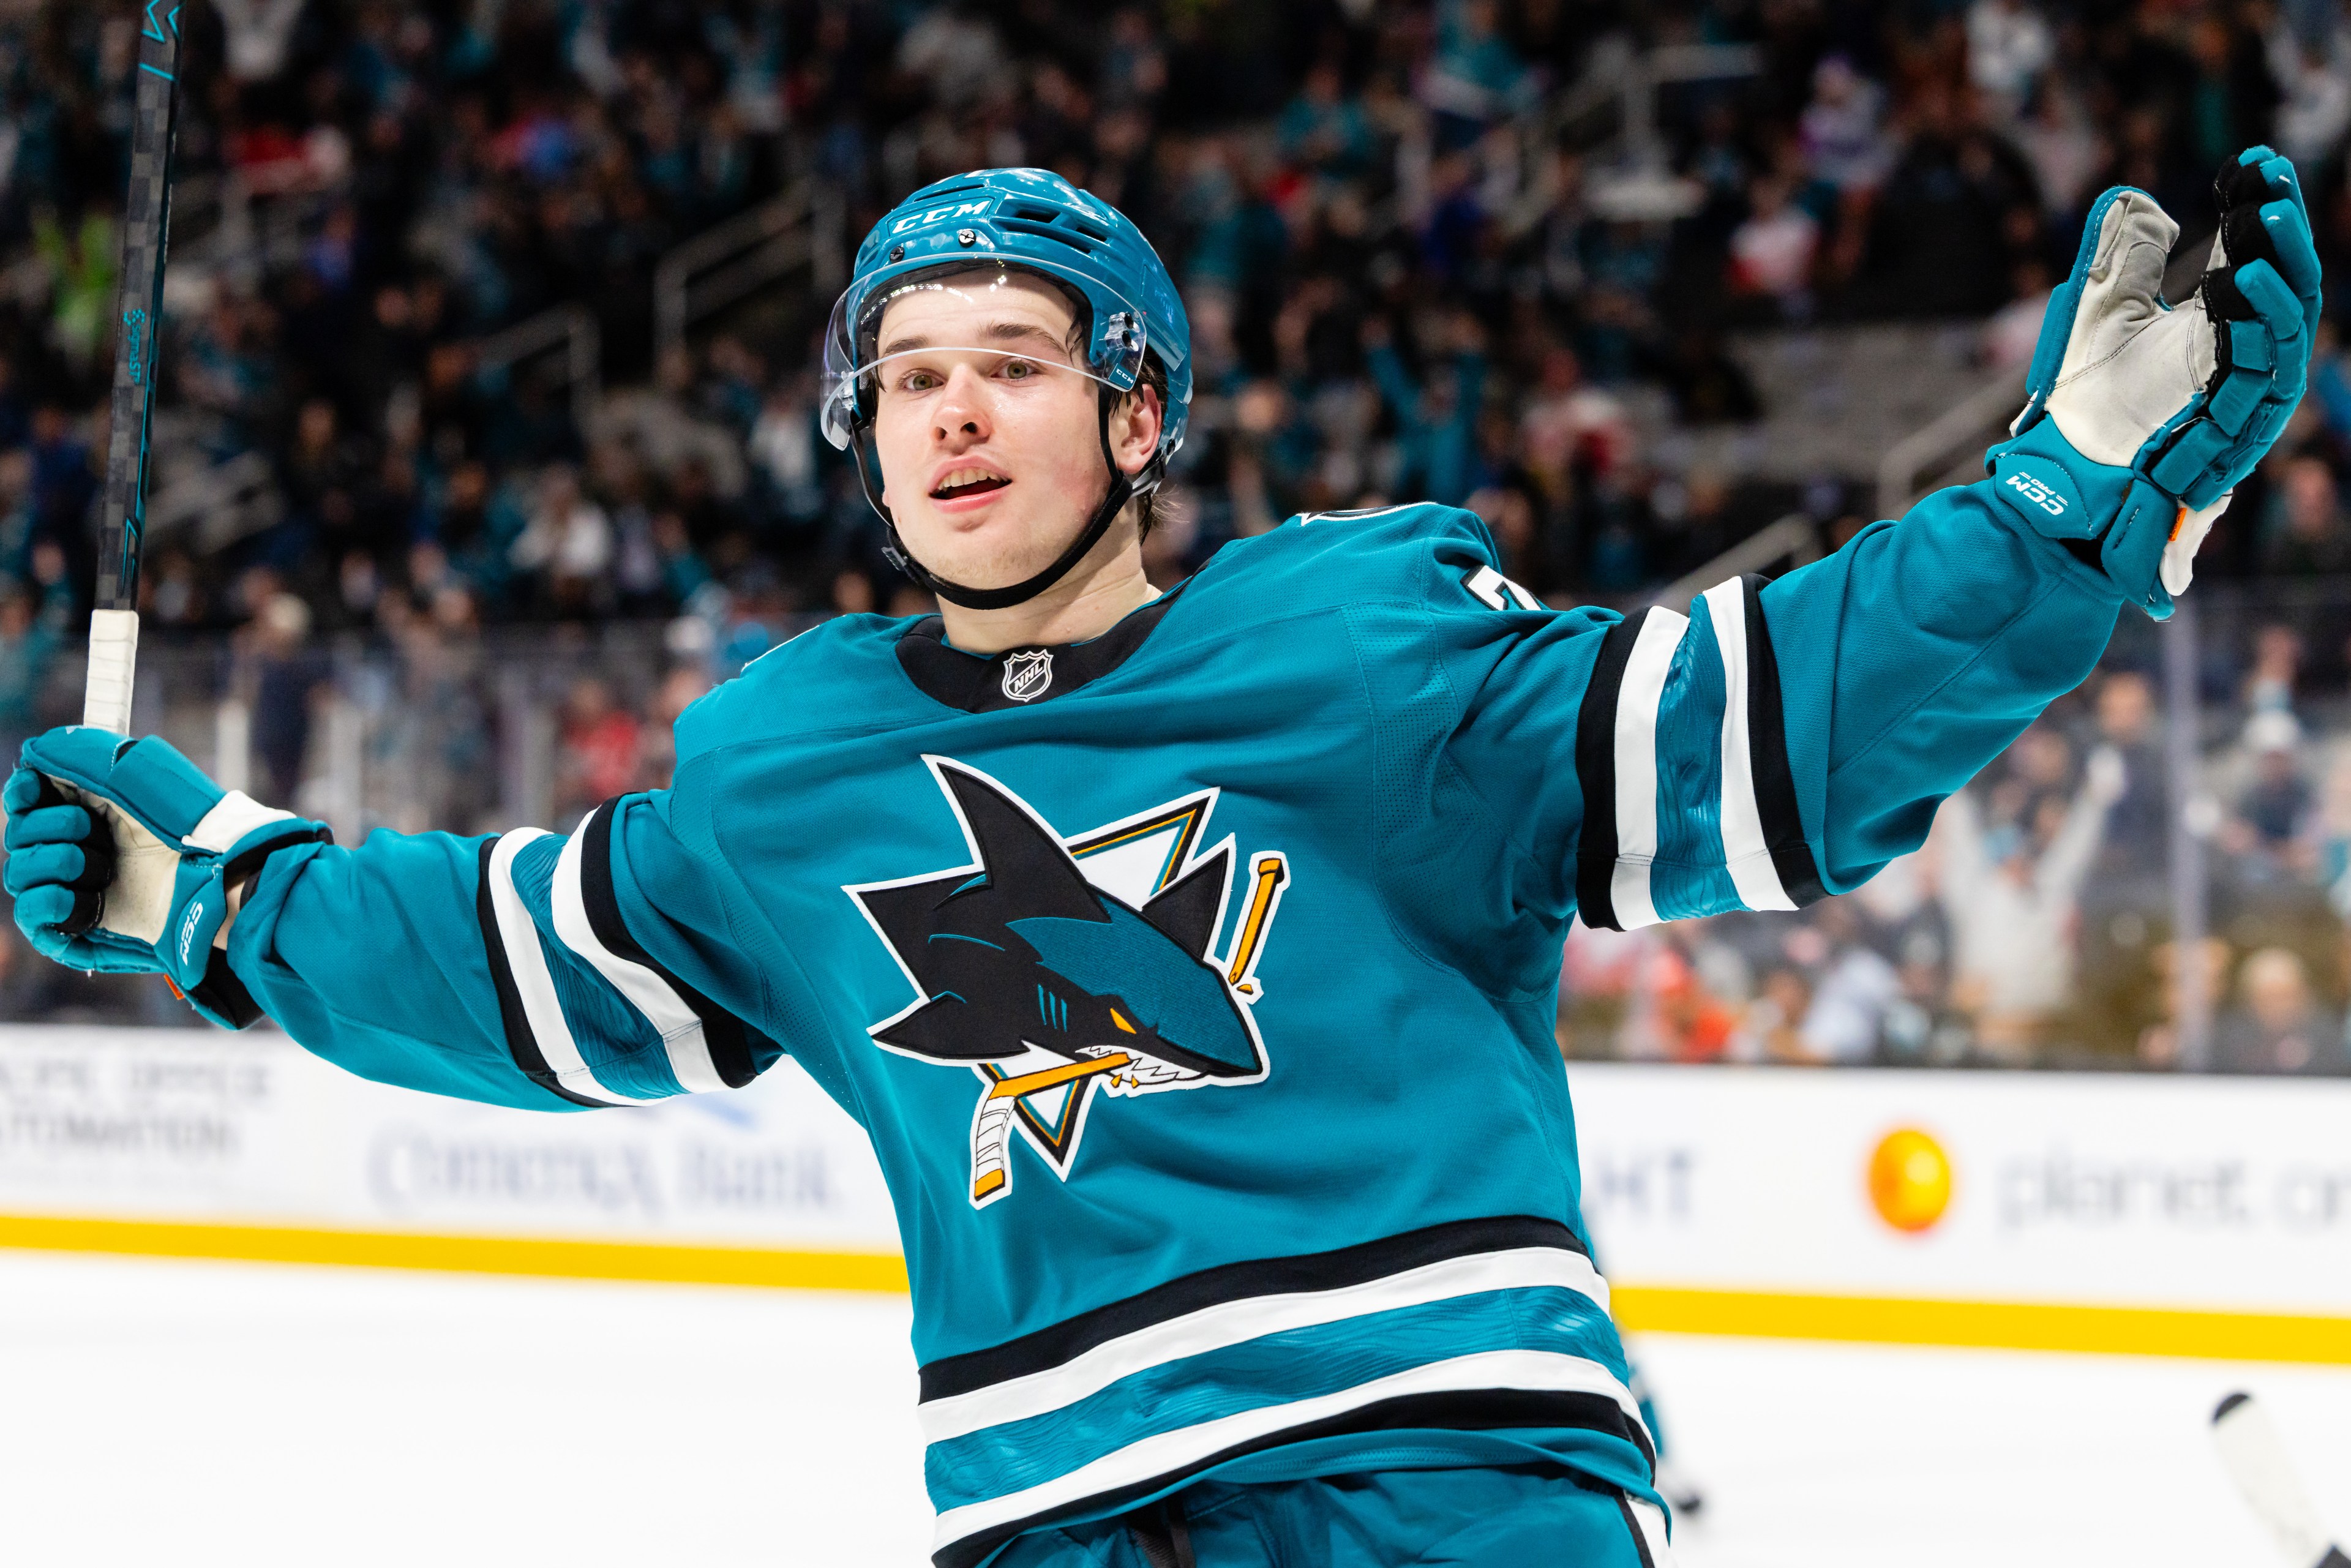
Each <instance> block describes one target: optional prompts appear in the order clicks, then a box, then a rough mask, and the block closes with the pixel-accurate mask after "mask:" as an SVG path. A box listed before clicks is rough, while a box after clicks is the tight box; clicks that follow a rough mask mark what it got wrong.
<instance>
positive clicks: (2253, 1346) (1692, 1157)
mask: <svg viewBox="0 0 2351 1568" xmlns="http://www.w3.org/2000/svg"><path fill="white" fill-rule="evenodd" d="M1571 1076H1572V1082H1573V1090H1574V1095H1575V1102H1576V1109H1577V1120H1578V1124H1579V1126H1580V1129H1581V1134H1582V1138H1583V1177H1584V1186H1585V1201H1586V1207H1587V1210H1588V1212H1589V1213H1590V1215H1591V1217H1592V1220H1593V1228H1594V1229H1595V1231H1596V1233H1597V1239H1598V1240H1599V1243H1600V1246H1601V1249H1602V1261H1603V1263H1604V1267H1605V1269H1606V1271H1607V1273H1608V1275H1609V1277H1610V1278H1611V1280H1612V1281H1614V1285H1615V1289H1616V1306H1617V1310H1618V1312H1619V1315H1620V1316H1621V1317H1623V1318H1624V1319H1625V1321H1626V1322H1628V1323H1630V1324H1632V1325H1633V1326H1635V1327H1646V1328H1651V1329H1659V1330H1685V1331H1688V1332H1695V1333H1743V1334H1755V1335H1763V1336H1769V1337H1787V1338H1819V1339H1844V1340H1877V1341H1889V1342H1896V1343H1958V1344H1990V1345H2011V1346H2022V1347H2026V1348H2049V1349H2072V1350H2103V1351H2123V1352H2142V1353H2151V1354H2189V1355H2221V1356H2228V1357H2232V1358H2239V1359H2268V1360H2277V1361H2304V1362H2332V1363H2338V1364H2351V1139H2346V1136H2345V1133H2346V1128H2351V1083H2338V1082H2309V1081H2303V1082H2293V1081H2275V1080H2273V1081H2255V1080H2209V1079H2208V1080H2187V1079H2179V1080H2175V1079H2163V1078H2137V1077H2132V1078H2125V1077H2107V1076H2074V1075H2059V1074H2010V1073H1938V1072H1876V1071H1845V1072H1823V1071H1802V1070H1772V1069H1689V1068H1671V1067H1661V1066H1642V1065H1630V1064H1600V1063H1578V1064H1576V1065H1575V1066H1574V1067H1573V1070H1572V1074H1571ZM0 1245H5V1246H16V1247H37V1248H52V1249H71V1250H93V1251H117V1252H144V1253H167V1254H182V1255H189V1256H206V1257H234V1258H266V1259H278V1260H288V1261H305V1262H327V1263H353V1264H366V1265H375V1266H389V1267H407V1268H428V1269H455V1270H478V1271H488V1272H508V1273H526V1274H557V1275H581V1276H590V1277H601V1278H621V1279H659V1280H695V1281H716V1282H723V1283H735V1284H766V1285H794V1286H820V1287H831V1288H845V1289H854V1290H869V1291H893V1290H904V1285H905V1275H904V1267H903V1265H902V1264H901V1262H900V1260H899V1259H898V1257H897V1252H896V1230H895V1227H894V1224H893V1219H892V1217H891V1209H890V1204H889V1197H888V1194H887V1191H886V1190H885V1188H884V1186H883V1181H882V1177H881V1174H880V1171H879V1169H878V1167H877V1166H875V1164H874V1162H873V1160H872V1155H870V1153H869V1152H868V1151H867V1149H866V1147H865V1145H864V1141H863V1138H862V1134H860V1133H859V1131H858V1129H857V1128H856V1126H855V1124H853V1123H852V1122H851V1121H850V1120H849V1118H848V1117H847V1116H846V1115H844V1114H843V1113H841V1111H840V1110H838V1109H837V1108H836V1107H834V1106H833V1105H832V1104H831V1102H829V1101H828V1100H826V1099H825V1098H824V1096H823V1095H822V1094H821V1093H820V1092H819V1091H818V1090H817V1089H816V1087H815V1086H814V1084H813V1083H812V1082H810V1080H809V1078H808V1077H807V1076H806V1075H805V1074H804V1073H801V1072H800V1071H799V1070H798V1069H796V1068H794V1067H792V1066H791V1064H790V1063H789V1061H787V1062H785V1063H783V1064H782V1065H780V1066H778V1068H777V1069H776V1070H775V1071H771V1072H770V1073H768V1075H767V1076H766V1077H765V1078H764V1079H762V1080H761V1081H760V1082H758V1083H757V1084H755V1085H754V1086H752V1087H751V1088H749V1089H747V1090H744V1091H742V1092H737V1093H734V1094H727V1095H706V1096H695V1097H692V1098H689V1099H684V1100H680V1101H676V1102H673V1103H669V1104H666V1105H663V1106H660V1107H655V1108H648V1109H642V1110H639V1109H631V1110H614V1111H604V1112H598V1113H590V1114H582V1115H542V1114H534V1113H526V1112H515V1111H502V1110H496V1109H493V1108H490V1107H485V1106H475V1105H468V1104H464V1103H457V1102H452V1101H444V1100H435V1099H432V1098H430V1097H427V1096H423V1095H417V1094H412V1093H407V1092H402V1091H398V1090H392V1089H387V1088H383V1087H381V1086H379V1085H376V1084H371V1083H368V1082H363V1081H361V1080H359V1079H355V1078H352V1077H350V1076H348V1075H347V1074H344V1073H341V1072H340V1071H335V1070H334V1069H331V1068H329V1067H327V1066H326V1065H325V1064H323V1063H321V1062H319V1061H317V1060H315V1059H314V1058H312V1057H310V1056H309V1055H308V1053H307V1052H304V1051H301V1050H300V1049H299V1048H298V1047H296V1046H295V1045H293V1044H292V1043H291V1042H290V1041H288V1040H286V1039H285V1037H284V1036H282V1035H277V1034H275V1033H271V1032H267V1031H248V1032H247V1033H246V1034H242V1035H227V1034H222V1033H216V1032H210V1031H178V1030H104V1029H35V1028H16V1029H8V1030H0Z"/></svg>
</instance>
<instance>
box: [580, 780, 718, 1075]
mask: <svg viewBox="0 0 2351 1568" xmlns="http://www.w3.org/2000/svg"><path fill="white" fill-rule="evenodd" d="M591 831H609V824H607V825H606V826H605V827H604V828H599V826H598V824H597V821H596V819H595V818H594V817H593V816H592V815H591V816H590V818H589V819H588V820H587V821H584V822H582V823H580V831H578V832H576V833H573V834H572V835H571V836H570V837H569V839H566V840H565V841H563V853H562V856H561V858H559V860H557V861H556V862H555V883H554V886H553V888H552V889H551V893H552V894H553V904H554V910H555V934H556V936H559V937H561V938H562V939H563V945H564V946H567V947H569V948H570V949H571V950H572V951H573V952H574V953H577V954H578V955H580V957H582V958H585V959H586V960H587V961H588V963H589V966H590V967H592V968H593V969H594V970H595V971H596V972H597V973H598V974H600V975H601V976H603V977H604V978H605V979H606V980H607V981H609V982H610V983H611V987H612V988H613V989H614V990H616V991H618V992H620V993H621V994H622V996H624V997H626V998H629V1000H630V1002H631V1003H632V1004H633V1005H634V1006H635V1008H636V1009H637V1010H638V1011H639V1012H641V1013H643V1014H644V1015H645V1020H646V1021H647V1022H648V1023H650V1024H652V1025H653V1030H654V1032H656V1033H658V1034H659V1035H660V1036H661V1040H662V1049H663V1050H664V1051H667V1052H668V1053H669V1066H670V1071H672V1072H674V1073H675V1074H676V1075H677V1082H678V1087H679V1088H681V1089H684V1091H685V1092H687V1093H689V1094H710V1093H715V1092H718V1091H719V1090H722V1089H724V1088H726V1080H724V1079H722V1078H720V1077H719V1076H718V1068H717V1066H716V1064H715V1063H713V1062H712V1061H711V1060H710V1041H709V1040H707V1039H705V1038H704V1035H703V1032H702V1019H700V1018H698V1017H697V1016H695V1011H694V1009H692V1008H690V1007H688V1006H686V1005H685V998H683V997H681V996H679V995H678V994H677V992H676V991H675V990H674V989H672V988H671V987H670V983H669V982H668V981H667V980H664V979H663V978H662V977H661V976H659V975H657V974H655V973H654V972H653V970H651V969H649V968H647V967H644V966H643V964H640V963H638V962H637V961H636V960H635V959H633V958H623V957H622V956H620V955H619V954H618V953H615V952H613V951H612V950H611V948H609V947H607V946H604V944H603V943H602V942H601V941H600V940H599V939H598V938H597V936H596V927H595V925H594V924H593V923H591V922H590V920H589V918H588V903H587V899H586V896H585V895H584V894H582V893H581V891H580V862H581V858H582V852H581V850H580V843H581V841H582V840H584V839H585V838H586V837H587V835H588V834H589V833H590V832H591Z"/></svg>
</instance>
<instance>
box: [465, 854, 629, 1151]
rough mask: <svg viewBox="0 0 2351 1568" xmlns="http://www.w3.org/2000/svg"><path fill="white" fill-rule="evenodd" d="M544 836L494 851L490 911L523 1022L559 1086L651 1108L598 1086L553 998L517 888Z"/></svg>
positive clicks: (543, 954)
mask: <svg viewBox="0 0 2351 1568" xmlns="http://www.w3.org/2000/svg"><path fill="white" fill-rule="evenodd" d="M546 836H547V830H546V829H544V828H517V829H516V830H515V831H513V832H510V833H507V834H506V835H505V836H503V837H502V838H500V839H499V840H498V841H497V843H496V845H495V846H494V847H493V848H492V849H491V851H490V867H489V873H488V874H489V879H490V910H491V913H493V914H494V915H496V916H497V921H498V943H499V945H500V946H503V947H504V948H505V949H506V953H507V968H508V969H510V970H512V971H513V973H514V983H515V991H516V993H517V995H519V996H520V997H521V998H522V1011H523V1017H524V1018H526V1019H528V1020H529V1021H530V1032H531V1038H532V1039H533V1040H537V1041H538V1054H539V1055H540V1056H541V1057H543V1058H545V1059H546V1061H547V1065H548V1067H549V1070H550V1071H553V1072H554V1074H555V1077H556V1082H559V1083H561V1084H562V1085H563V1087H565V1088H566V1089H569V1091H571V1092H572V1093H574V1094H578V1095H580V1096H582V1097H583V1098H586V1099H590V1100H601V1101H604V1102H605V1103H608V1104H613V1105H644V1104H650V1103H652V1102H650V1101H646V1100H640V1099H637V1098H636V1097H634V1096H633V1095H628V1094H622V1093H618V1092H614V1091H613V1090H610V1089H607V1088H605V1087H604V1086H603V1085H602V1084H601V1083H600V1082H597V1081H596V1074H595V1073H594V1072H592V1071H590V1069H589V1066H588V1062H587V1061H586V1059H585V1058H583V1057H582V1056H581V1055H580V1042H579V1041H578V1040H574V1039H572V1038H571V1024H570V1021H569V1019H566V1018H565V1017H564V1016H563V1004H562V1002H561V1001H559V999H558V998H557V997H556V994H555V977H554V975H553V974H551V973H549V970H548V967H547V952H546V950H545V949H544V948H542V947H541V946H539V945H538V925H537V923H535V922H534V921H533V920H532V919H531V917H530V911H529V910H528V909H527V908H525V907H524V906H523V902H522V894H520V893H519V892H518V891H517V890H516V887H515V883H514V862H515V856H516V855H517V854H519V853H520V852H522V851H523V849H524V848H525V847H526V846H527V845H528V844H529V843H531V842H532V841H534V840H537V839H543V838H545V837H546Z"/></svg>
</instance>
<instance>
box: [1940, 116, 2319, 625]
mask: <svg viewBox="0 0 2351 1568" xmlns="http://www.w3.org/2000/svg"><path fill="white" fill-rule="evenodd" d="M2214 194H2215V196H2216V198H2217V199H2218V201H2219V204H2220V209H2221V225H2220V235H2218V237H2216V238H2215V240H2214V241H2213V246H2212V257H2211V265H2210V269H2209V270H2208V271H2206V273H2205V274H2204V277H2203V281H2202V283H2201V284H2200V286H2199V287H2198V289H2197V292H2196V297H2195V298H2193V299H2191V300H2189V302H2188V303H2186V304H2185V305H2181V306H2179V307H2178V308H2174V307H2173V306H2171V305H2169V304H2168V303H2166V302H2165V300H2164V298H2163V293H2162V290H2163V272H2164V267H2165V264H2166V263H2167V261H2168V259H2169V256H2170V253H2171V246H2172V243H2173V242H2174V241H2175V240H2176V239H2177V238H2178V237H2179V225H2177V224H2174V223H2173V222H2172V221H2171V219H2170V218H2169V217H2168V216H2167V215H2166V214H2165V213H2164V211H2163V209H2162V208H2161V207H2159V206H2158V205H2157V204H2156V203H2155V200H2154V198H2153V197H2151V196H2149V195H2147V193H2145V192H2143V191H2136V190H2132V189H2130V188H2128V187H2126V186H2118V187H2116V189H2114V190H2111V191H2108V192H2107V193H2105V195H2103V196H2101V197H2099V199H2098V202H2097V204H2096V205H2095V206H2093V207H2092V208H2091V209H2090V216H2089V222H2088V223H2087V225H2085V231H2084V233H2083V235H2082V246H2081V251H2080V253H2079V255H2078V256H2076V258H2075V260H2074V271H2073V274H2072V275H2071V276H2070V277H2068V278H2067V279H2066V280H2065V282H2064V285H2063V286H2061V287H2059V288H2058V289H2057V290H2056V291H2055V293H2054V294H2053V296H2052V297H2051V298H2050V301H2049V308H2048V313H2047V315H2046V316H2045V317H2044V318H2043V321H2042V326H2041V340H2040V343H2039V345H2038V347H2037V348H2036V349H2035V350H2034V351H2033V356H2032V370H2031V371H2030V373H2029V374H2028V376H2027V381H2026V386H2027V391H2028V392H2030V393H2031V399H2030V401H2029V402H2027V403H2026V404H2025V406H2024V411H2023V413H2020V414H2019V415H2017V419H2016V423H2014V424H2013V425H2012V426H2011V427H2010V433H2011V439H2010V440H2009V441H2007V442H2005V443H2002V444H2001V445H1998V446H1995V447H1993V448H1992V449H1991V452H1989V453H1987V454H1986V455H1985V464H1986V466H1987V467H1988V468H1989V469H1990V470H1991V474H1992V476H1993V481H1994V493H1995V494H1997V495H1998V496H1999V497H2001V500H2003V501H2004V502H2006V503H2007V504H2008V505H2009V506H2010V507H2012V508H2013V509H2014V510H2015V511H2016V512H2017V513H2018V514H2019V515H2020V516H2021V517H2023V518H2024V519H2025V520H2026V521H2027V522H2029V523H2030V524H2031V525H2032V527H2033V528H2035V529H2036V530H2038V531H2039V532H2042V533H2043V534H2047V535H2049V536H2051V537H2052V538H2057V539H2060V540H2062V541H2064V542H2065V543H2066V544H2067V546H2068V548H2069V549H2072V550H2073V551H2074V554H2075V555H2076V556H2077V557H2079V558H2080V559H2083V560H2084V561H2085V563H2086V564H2089V565H2091V566H2094V567H2095V568H2096V569H2097V570H2100V571H2102V572H2103V573H2104V574H2105V576H2106V577H2107V578H2109V579H2110V580H2113V581H2114V583H2115V584H2116V586H2117V587H2118V588H2120V589H2121V591H2123V593H2124V595H2125V596H2126V597H2127V598H2128V599H2130V600H2131V601H2133V602H2134V603H2137V604H2138V605H2139V606H2141V607H2142V608H2143V609H2145V610H2146V611H2147V612H2148V613H2149V614H2151V615H2154V616H2156V617H2158V619H2159V618H2161V617H2163V616H2165V615H2168V614H2169V613H2170V612H2171V596H2172V595H2173V594H2175V593H2179V592H2181V591H2184V590H2185V589H2186V588H2187V587H2188V584H2189V580H2190V578H2191V577H2192V575H2193V570H2194V568H2193V561H2194V559H2195V553H2196V548H2197V546H2198V545H2199V544H2201V543H2202V542H2203V538H2204V536H2205V534H2207V533H2208V532H2210V528H2211V526H2212V523H2213V520H2214V519H2215V518H2217V517H2220V513H2221V512H2222V510H2223V509H2225V508H2226V507H2227V506H2228V504H2229V497H2230V495H2231V492H2232V491H2233V490H2234V489H2235V487H2236V485H2237V483H2238V481H2239V480H2241V479H2242V478H2243V477H2244V476H2245V475H2246V474H2248V473H2250V472H2251V471H2252V467H2253V465H2254V464H2256V463H2258V462H2259V461H2260V460H2261V458H2262V455H2263V454H2264V453H2266V452H2267V451H2268V450H2269V448H2270V446H2271V444H2273V442H2275V441H2276V440H2277V437H2278V435H2279V434H2280V433H2281V432H2283V430H2284V428H2285V423H2286V421H2287V419H2288V418H2290V417H2291V416H2292V415H2293V413H2294V406H2295V404H2296V403H2298V402H2300V401H2301V399H2302V393H2303V390H2304V385H2305V382H2306V381H2307V377H2308V371H2309V363H2310V350H2311V341H2312V338H2313V335H2314V332H2315V329H2316V327H2317V322H2318V306H2319V291H2318V289H2319V266H2318V253H2317V249H2316V247H2315V246H2314V245H2313V244H2312V242H2311V235H2310V223H2309V218H2308V215H2307V214H2306V213H2305V212H2304V207H2303V202H2302V191H2301V186H2300V184H2299V183H2298V182H2297V181H2296V180H2295V178H2294V166H2293V164H2292V163H2290V162H2287V161H2286V160H2285V159H2283V158H2281V157H2278V156H2277V155H2275V154H2274V153H2273V152H2270V150H2269V149H2268V148H2266V147H2256V148H2252V149H2250V150H2249V151H2247V152H2244V153H2242V154H2241V155H2240V156H2239V157H2238V159H2237V160H2236V161H2235V162H2231V163H2230V164H2228V165H2226V166H2225V167H2224V168H2223V169H2222V170H2221V172H2220V177H2219V178H2218V179H2217V180H2216V181H2215V182H2214Z"/></svg>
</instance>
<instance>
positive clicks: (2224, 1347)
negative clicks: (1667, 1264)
mask: <svg viewBox="0 0 2351 1568" xmlns="http://www.w3.org/2000/svg"><path fill="white" fill-rule="evenodd" d="M1609 1301H1610V1305H1611V1307H1612V1308H1613V1310H1614V1312H1615V1315H1616V1321H1617V1322H1620V1323H1622V1324H1623V1325H1624V1326H1625V1327H1626V1328H1628V1329H1632V1330H1635V1331H1640V1332H1647V1333H1697V1334H1728V1335H1733V1336H1738V1337H1744V1338H1750V1339H1805V1340H1845V1341H1855V1342H1859V1343H1867V1344H1922V1345H1924V1344H1932V1345H1968V1346H1977V1347H1981V1348H1986V1349H1999V1350H2068V1351H2085V1352H2091V1353H2094V1354H2106V1355H2166V1356H2188V1357H2192V1358H2195V1359H2199V1360H2208V1361H2284V1362H2305V1363H2318V1364H2324V1365H2330V1366H2351V1318H2335V1317H2304V1316H2298V1315H2294V1314H2290V1313H2284V1312H2186V1311H2179V1310H2174V1309H2171V1308H2165V1307H2108V1306H2069V1305H2059V1304H2056V1303H2053V1302H2040V1301H1917V1300H1908V1299H1903V1298H1898V1297H1884V1296H1813V1295H1793V1294H1787V1293H1782V1292H1778V1291H1710V1290H1684V1289H1678V1288H1674V1287H1669V1286H1658V1285H1619V1286H1615V1287H1614V1288H1612V1290H1611V1291H1610V1292H1609Z"/></svg>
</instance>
